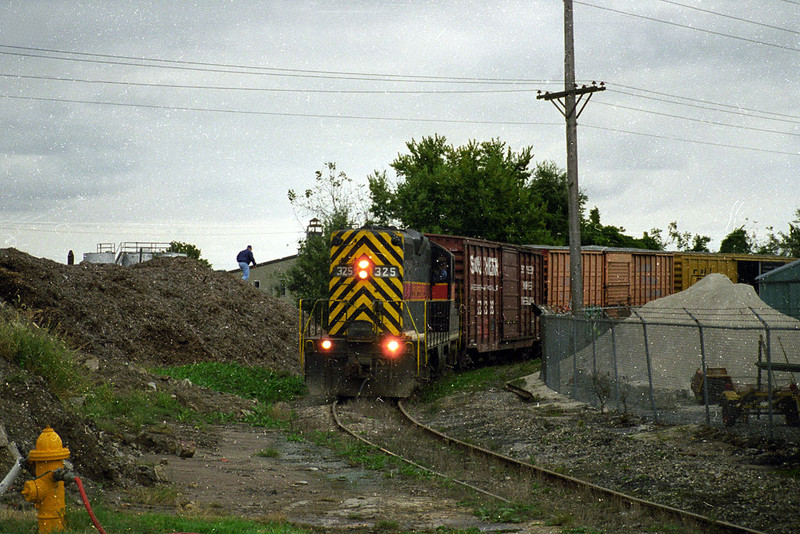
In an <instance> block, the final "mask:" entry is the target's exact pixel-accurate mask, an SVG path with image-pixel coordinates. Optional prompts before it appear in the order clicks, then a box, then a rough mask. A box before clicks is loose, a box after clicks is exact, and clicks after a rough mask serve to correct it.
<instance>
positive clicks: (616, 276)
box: [605, 253, 632, 306]
mask: <svg viewBox="0 0 800 534" xmlns="http://www.w3.org/2000/svg"><path fill="white" fill-rule="evenodd" d="M631 263H632V258H631V255H630V254H613V253H608V254H607V255H606V284H605V285H606V299H605V300H606V306H628V305H630V303H631V289H630V288H631V268H632V265H631Z"/></svg>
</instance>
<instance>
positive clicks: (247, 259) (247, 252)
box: [236, 245, 256, 280]
mask: <svg viewBox="0 0 800 534" xmlns="http://www.w3.org/2000/svg"><path fill="white" fill-rule="evenodd" d="M236 261H237V262H238V263H239V268H240V269H241V270H242V280H247V279H248V278H250V264H251V263H252V264H253V267H255V266H256V259H255V258H254V257H253V246H252V245H247V248H246V249H244V250H243V251H241V252H240V253H239V254H237V255H236Z"/></svg>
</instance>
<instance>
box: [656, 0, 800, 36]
mask: <svg viewBox="0 0 800 534" xmlns="http://www.w3.org/2000/svg"><path fill="white" fill-rule="evenodd" d="M659 2H663V3H665V4H672V5H673V6H678V7H682V8H686V9H691V10H693V11H699V12H701V13H706V14H708V15H715V16H717V17H723V18H726V19H730V20H735V21H738V22H744V23H747V24H753V25H755V26H761V27H762V28H769V29H772V30H780V31H783V32H788V33H793V34H795V35H800V32H798V31H796V30H792V29H789V28H783V27H781V26H773V25H772V24H765V23H763V22H757V21H755V20H749V19H745V18H742V17H735V16H733V15H728V14H726V13H720V12H719V11H713V10H711V9H703V8H700V7H697V6H690V5H688V4H682V3H680V2H674V1H673V0H659Z"/></svg>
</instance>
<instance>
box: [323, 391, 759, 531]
mask: <svg viewBox="0 0 800 534" xmlns="http://www.w3.org/2000/svg"><path fill="white" fill-rule="evenodd" d="M506 389H508V390H509V391H512V392H514V393H517V391H516V390H517V389H519V388H514V387H513V386H510V387H507V388H506ZM524 393H525V392H524V391H523V394H522V395H521V396H523V398H524ZM517 394H518V395H520V393H517ZM397 412H398V413H399V414H400V415H401V416H402V418H403V420H404V421H406V422H407V423H408V424H409V425H411V426H413V427H414V428H415V429H417V430H419V431H421V432H423V433H425V434H427V435H428V436H430V437H431V438H433V439H435V440H436V441H438V442H440V443H443V444H446V445H448V446H450V447H455V448H458V449H460V450H462V451H466V452H467V453H468V454H469V455H471V456H481V457H484V458H486V459H488V460H489V461H492V462H499V463H500V464H502V465H504V466H506V467H507V468H509V469H510V470H512V471H513V472H516V473H518V475H519V476H526V477H533V478H536V479H537V480H540V481H541V482H542V483H543V484H547V485H549V486H558V487H560V488H561V489H563V490H565V491H571V492H577V493H580V494H586V495H591V497H592V498H591V500H592V501H594V502H598V501H605V502H609V503H614V504H615V505H616V506H617V507H620V508H623V509H634V508H638V509H639V510H642V511H644V512H645V514H646V515H648V516H650V515H657V516H658V517H663V518H671V519H673V520H676V521H678V522H680V523H681V524H688V525H696V526H697V527H698V528H700V529H702V532H712V533H717V532H719V533H734V534H739V533H741V534H764V533H763V532H761V531H758V530H753V529H750V528H747V527H743V526H740V525H735V524H732V523H728V522H725V521H719V520H716V519H713V518H710V517H707V516H703V515H699V514H696V513H693V512H689V511H686V510H681V509H678V508H674V507H670V506H666V505H662V504H658V503H655V502H651V501H647V500H644V499H640V498H637V497H634V496H631V495H627V494H624V493H620V492H618V491H615V490H612V489H608V488H605V487H602V486H599V485H597V484H594V483H591V482H587V481H584V480H580V479H578V478H575V477H571V476H568V475H564V474H561V473H558V472H556V471H552V470H549V469H546V468H542V467H539V466H536V465H533V464H530V463H527V462H524V461H521V460H518V459H515V458H511V457H509V456H506V455H503V454H500V453H497V452H494V451H491V450H488V449H486V448H483V447H480V446H476V445H473V444H470V443H466V442H464V441H461V440H458V439H455V438H452V437H450V436H447V435H445V434H443V433H442V432H439V431H438V430H435V429H433V428H431V427H429V426H427V425H425V424H423V423H421V422H419V421H418V420H417V419H416V418H414V417H413V416H412V415H411V414H410V413H409V412H408V411H407V410H406V408H405V406H404V405H403V403H402V401H400V402H398V403H397ZM331 413H332V416H333V418H334V421H335V422H336V425H337V426H338V427H339V428H340V429H341V430H342V431H344V432H346V433H347V434H349V435H350V436H352V437H354V438H355V439H357V440H360V441H362V442H364V443H366V444H368V445H369V446H371V447H374V448H376V449H378V450H380V451H382V452H383V453H385V454H389V455H390V456H393V457H395V458H398V459H399V460H401V461H403V462H406V463H408V464H410V465H413V466H415V467H416V468H418V469H422V470H425V471H427V472H430V473H433V474H434V475H436V476H439V477H443V478H445V479H447V480H449V481H451V482H452V483H454V484H457V485H460V486H463V487H466V488H469V489H470V490H472V491H475V492H477V493H480V494H482V495H485V496H489V497H491V498H494V499H497V500H498V501H500V502H504V503H508V502H510V500H509V499H507V498H506V497H503V496H502V495H500V494H499V493H497V492H495V491H490V490H487V489H484V488H482V487H480V486H479V485H478V484H475V483H471V482H466V481H463V480H459V479H457V478H454V477H453V476H451V475H449V474H447V473H444V472H439V471H436V470H434V469H431V468H429V467H426V466H423V465H421V464H419V463H417V462H415V461H413V460H411V459H408V458H406V457H404V456H403V455H402V454H400V453H397V452H395V451H392V450H390V449H388V448H386V447H385V446H383V445H381V444H378V443H374V442H373V441H371V440H369V439H367V438H365V437H364V436H363V435H361V434H360V433H359V432H357V431H356V430H354V429H352V428H350V427H348V425H346V424H344V423H343V421H342V418H341V417H340V415H339V410H338V403H336V402H334V403H333V404H332V405H331Z"/></svg>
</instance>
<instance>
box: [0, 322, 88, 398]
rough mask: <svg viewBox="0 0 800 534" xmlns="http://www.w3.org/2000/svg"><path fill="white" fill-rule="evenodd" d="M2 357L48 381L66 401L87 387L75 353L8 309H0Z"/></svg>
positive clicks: (54, 391)
mask: <svg viewBox="0 0 800 534" xmlns="http://www.w3.org/2000/svg"><path fill="white" fill-rule="evenodd" d="M0 358H3V359H5V360H7V361H9V362H11V363H14V364H16V365H18V366H19V367H20V368H21V369H22V370H23V371H27V372H29V373H31V374H34V375H37V376H40V377H42V378H44V380H45V381H46V382H47V385H48V389H49V390H50V391H52V392H53V393H55V394H56V396H57V397H58V398H60V399H62V400H63V399H66V398H67V397H69V396H73V395H78V394H80V393H83V392H84V391H85V390H86V388H87V382H86V380H85V379H84V378H83V375H82V374H81V371H80V369H79V366H78V364H77V363H76V361H75V352H74V351H72V350H71V349H70V348H69V347H67V344H66V343H65V342H64V341H62V340H61V339H59V338H58V337H56V336H55V335H54V334H52V333H51V332H50V331H49V330H48V329H47V328H44V327H41V326H39V325H37V324H36V323H34V322H33V321H32V320H30V319H29V318H26V317H24V316H23V315H22V314H21V313H19V312H18V311H16V310H14V309H12V308H9V307H7V306H2V307H0ZM18 379H22V380H24V378H23V377H22V376H19V377H18Z"/></svg>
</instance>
